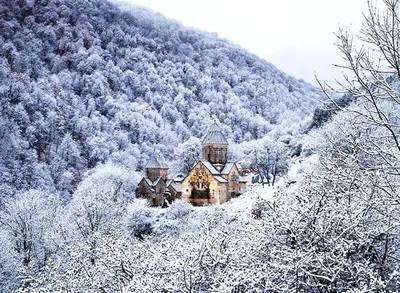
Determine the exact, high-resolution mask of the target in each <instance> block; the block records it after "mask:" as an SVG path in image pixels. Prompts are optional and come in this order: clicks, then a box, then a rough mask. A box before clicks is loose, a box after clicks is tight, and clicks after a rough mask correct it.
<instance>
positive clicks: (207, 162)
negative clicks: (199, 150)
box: [201, 160, 220, 175]
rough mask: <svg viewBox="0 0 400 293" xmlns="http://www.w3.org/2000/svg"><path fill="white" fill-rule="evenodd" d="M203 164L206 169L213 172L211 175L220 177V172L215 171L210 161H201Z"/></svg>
mask: <svg viewBox="0 0 400 293" xmlns="http://www.w3.org/2000/svg"><path fill="white" fill-rule="evenodd" d="M201 162H202V163H203V165H204V166H206V168H207V169H208V171H210V172H211V174H213V175H219V174H220V173H219V172H218V170H217V169H215V167H214V166H213V165H212V164H211V163H210V162H209V161H206V160H201Z"/></svg>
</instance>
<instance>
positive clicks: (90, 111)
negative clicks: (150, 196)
mask: <svg viewBox="0 0 400 293" xmlns="http://www.w3.org/2000/svg"><path fill="white" fill-rule="evenodd" d="M383 2H384V4H385V7H386V8H387V10H386V11H382V12H377V11H375V10H374V9H373V7H371V9H370V10H369V11H370V14H369V15H368V14H367V15H366V19H365V28H364V30H363V31H362V32H361V35H362V38H361V40H363V41H364V42H365V44H367V45H368V46H366V47H363V48H358V50H355V48H354V47H353V45H352V35H351V34H349V33H348V32H347V31H344V30H341V31H340V32H339V33H338V46H339V50H341V52H342V53H343V57H344V59H345V60H347V64H346V68H347V69H349V71H350V74H349V76H350V78H349V79H347V81H346V82H344V83H343V86H342V88H341V89H340V90H339V91H338V92H337V93H333V92H332V91H331V90H330V89H322V91H321V89H316V88H314V87H312V86H311V85H308V84H306V83H305V82H304V81H301V80H296V79H294V78H292V77H290V76H287V75H286V74H284V73H283V72H281V71H279V70H278V69H276V68H275V67H274V66H273V65H271V64H269V63H267V62H266V61H264V60H262V59H260V58H258V57H257V56H255V55H252V54H250V53H249V52H247V51H245V50H244V49H242V48H240V47H238V46H236V45H234V44H231V43H229V42H228V41H226V40H222V39H219V38H218V36H217V35H216V34H212V33H206V32H200V31H196V30H194V29H188V28H185V27H183V26H181V25H180V24H179V23H176V22H173V21H171V20H168V19H166V18H164V17H163V16H161V15H159V14H155V13H153V12H151V11H148V10H145V9H142V8H137V7H130V8H126V7H124V8H123V10H122V9H120V8H118V7H117V6H116V5H115V4H112V3H109V2H107V1H105V0H85V1H80V0H11V1H6V0H0V101H1V104H0V111H1V115H0V175H1V177H0V244H1V245H0V272H1V274H0V291H2V292H9V291H18V292H237V293H239V292H395V291H399V290H400V219H399V218H400V207H399V205H400V202H399V195H400V192H399V182H400V180H399V179H400V116H399V113H400V100H399V96H400V86H399V82H398V81H399V80H400V55H399V48H398V44H399V43H400V34H399V32H400V20H399V19H400V15H399V1H396V0H384V1H383ZM380 13H385V17H383V16H382V14H380ZM372 49H375V51H376V52H377V53H378V54H379V56H380V57H381V61H382V60H384V61H383V62H381V63H377V62H374V60H373V59H372V58H373V56H375V55H376V54H368V52H369V51H368V50H372ZM376 52H375V53H376ZM322 99H325V100H330V99H331V100H330V102H329V104H328V105H326V106H322V107H321V106H320V105H319V104H318V101H319V100H322ZM318 107H320V108H318ZM214 120H215V121H217V122H218V124H220V125H221V127H222V129H223V131H224V134H225V135H226V136H227V137H228V138H229V141H230V142H231V148H230V152H231V153H230V156H231V157H232V158H234V159H235V160H237V161H240V162H242V163H243V164H245V165H247V166H249V167H252V168H253V170H255V171H259V172H260V173H275V172H277V173H276V174H277V175H278V174H279V178H277V180H276V181H277V182H276V184H275V186H267V185H266V186H262V185H258V184H254V185H252V186H250V187H249V190H248V192H247V193H245V194H243V195H242V196H240V197H238V198H235V199H233V200H231V201H230V202H228V203H225V204H223V205H220V206H209V207H196V208H195V207H192V206H191V205H190V204H188V203H186V202H183V201H179V200H177V201H175V202H173V203H172V205H171V206H170V207H168V208H166V209H158V208H149V207H148V202H147V201H146V200H143V199H135V198H134V190H135V188H136V185H137V183H138V181H139V179H140V176H142V172H143V166H144V165H145V163H146V161H147V160H148V158H149V155H150V154H151V153H152V152H156V153H157V154H158V155H159V156H160V157H161V158H164V160H165V161H166V162H168V163H169V164H171V166H173V168H175V170H177V171H182V172H186V171H187V170H188V168H190V166H191V164H192V161H193V157H195V156H197V155H196V154H197V151H198V150H199V148H198V146H199V138H201V136H202V135H203V134H204V131H205V130H206V129H207V127H208V126H209V125H210V124H211V123H213V121H214ZM195 159H196V158H195ZM195 159H194V161H195ZM272 159H273V161H274V162H275V163H274V164H273V166H272V165H271V160H272ZM278 162H279V164H278ZM271 168H272V169H271ZM273 168H279V172H278V171H277V169H273ZM273 179H276V178H275V177H274V178H273Z"/></svg>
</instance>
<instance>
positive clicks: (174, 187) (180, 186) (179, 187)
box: [171, 182, 182, 192]
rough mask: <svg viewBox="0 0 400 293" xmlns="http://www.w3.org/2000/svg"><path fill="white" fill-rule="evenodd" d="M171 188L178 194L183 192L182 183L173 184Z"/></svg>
mask: <svg viewBox="0 0 400 293" xmlns="http://www.w3.org/2000/svg"><path fill="white" fill-rule="evenodd" d="M171 187H172V188H173V189H175V190H176V192H182V184H181V183H176V182H172V183H171Z"/></svg>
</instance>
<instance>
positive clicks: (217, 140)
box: [202, 121, 228, 145]
mask: <svg viewBox="0 0 400 293" xmlns="http://www.w3.org/2000/svg"><path fill="white" fill-rule="evenodd" d="M202 144H223V145H228V141H227V140H226V138H225V136H224V135H223V133H222V131H221V128H220V127H219V126H218V125H217V123H216V122H215V121H214V123H213V125H211V127H210V128H209V129H208V132H207V134H206V135H205V136H204V137H203V140H202Z"/></svg>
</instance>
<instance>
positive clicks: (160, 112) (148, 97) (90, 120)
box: [0, 0, 322, 196]
mask: <svg viewBox="0 0 400 293" xmlns="http://www.w3.org/2000/svg"><path fill="white" fill-rule="evenodd" d="M0 3H1V6H0V9H1V11H0V15H1V19H0V21H1V24H0V29H1V34H0V94H1V97H2V104H1V109H0V111H1V120H0V130H1V137H2V141H1V144H2V145H1V156H0V170H1V173H2V174H4V175H3V176H2V178H1V179H0V184H3V185H6V186H12V187H17V188H18V189H27V188H42V189H43V188H44V189H47V190H51V191H58V192H61V193H63V194H64V195H65V196H68V195H70V194H71V193H72V192H73V191H74V190H75V188H76V185H77V184H78V183H79V182H80V181H81V179H82V176H83V174H84V172H86V171H87V170H89V169H91V168H93V167H95V166H96V165H97V164H99V163H105V162H108V161H112V162H114V163H121V164H124V165H125V166H126V167H127V168H129V169H131V170H133V171H136V170H138V171H140V170H142V168H143V165H144V164H145V163H146V161H147V159H148V155H149V154H150V153H151V152H153V151H154V150H155V151H156V153H157V154H159V155H160V156H161V157H164V158H165V159H166V160H167V161H171V160H172V159H173V154H174V150H175V149H176V147H177V146H178V145H179V144H181V143H184V142H186V140H188V139H189V138H191V137H192V136H194V137H198V138H200V137H201V136H202V135H204V131H205V130H206V129H207V127H208V126H209V125H210V124H211V123H212V121H213V120H214V119H216V120H217V121H218V122H219V123H221V124H222V126H223V130H224V132H225V134H226V136H227V137H228V138H230V139H231V141H233V142H236V143H241V142H244V141H251V140H254V139H260V138H262V137H264V136H265V135H266V134H268V133H269V135H270V136H271V138H272V139H273V140H278V138H280V137H282V136H283V135H287V136H289V138H286V140H287V141H290V140H291V139H290V137H295V136H296V135H297V134H298V133H299V130H300V129H301V128H302V127H304V125H305V119H306V118H307V117H308V116H310V115H312V112H313V109H314V108H315V105H316V103H317V102H318V100H320V99H322V96H321V95H320V93H318V91H317V90H316V89H315V88H314V87H312V86H310V85H308V84H306V83H305V82H303V81H299V80H296V79H294V78H292V77H289V76H287V75H285V74H284V73H283V72H281V71H279V70H278V69H276V68H275V67H274V66H273V65H271V64H269V63H267V62H266V61H264V60H262V59H260V58H258V57H256V56H255V55H252V54H250V53H248V52H246V51H245V50H243V49H241V48H240V47H238V46H236V45H233V44H231V43H229V42H227V41H224V40H221V39H219V38H218V37H217V36H216V35H215V34H211V33H205V32H200V31H195V30H193V29H187V28H185V27H182V26H181V25H179V24H178V23H176V22H173V21H170V20H167V19H165V18H164V17H162V16H161V15H157V14H155V13H152V12H150V11H147V10H144V9H142V8H135V7H132V9H131V11H122V10H120V9H119V8H118V7H116V6H115V5H113V4H111V3H108V2H106V1H104V0H94V1H78V0H60V1H58V0H54V1H53V0H51V1H16V0H15V1H14V0H13V1H5V0H4V1H1V2H0ZM292 140H293V139H292ZM3 189H5V187H4V188H3Z"/></svg>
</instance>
